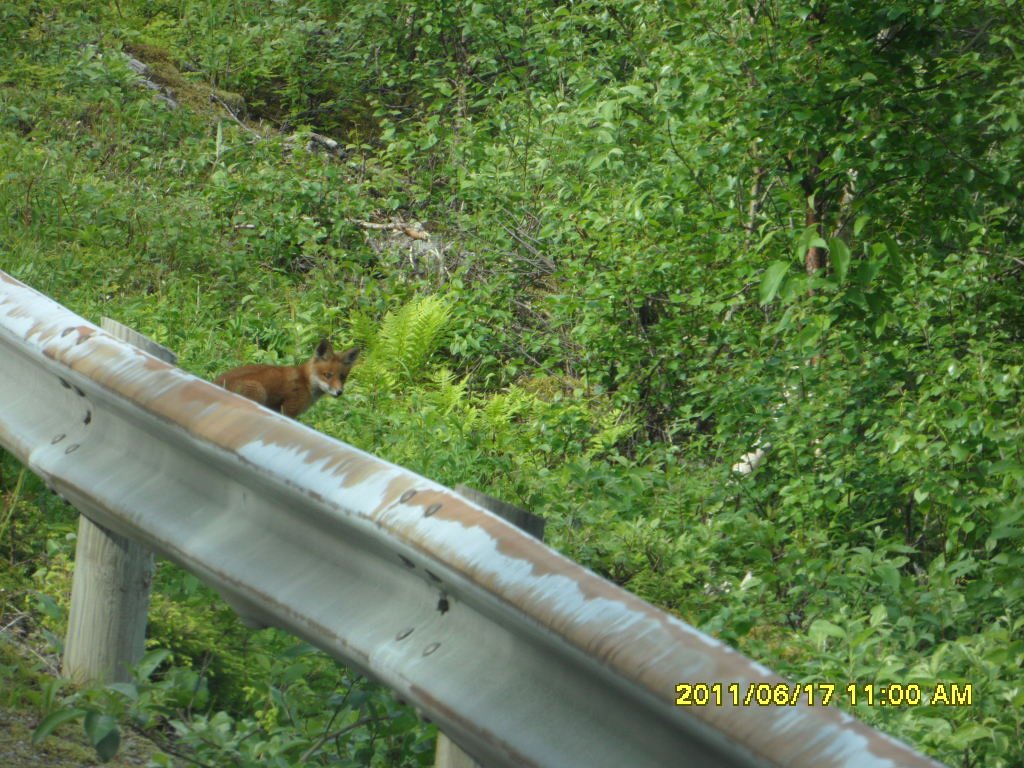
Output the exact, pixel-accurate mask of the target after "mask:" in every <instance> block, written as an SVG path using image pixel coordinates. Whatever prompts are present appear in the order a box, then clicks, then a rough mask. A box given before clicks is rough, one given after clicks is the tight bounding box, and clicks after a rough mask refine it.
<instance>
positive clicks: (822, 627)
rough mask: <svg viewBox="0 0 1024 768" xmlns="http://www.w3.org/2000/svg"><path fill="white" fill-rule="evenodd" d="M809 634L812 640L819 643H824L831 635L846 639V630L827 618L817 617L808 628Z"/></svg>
mask: <svg viewBox="0 0 1024 768" xmlns="http://www.w3.org/2000/svg"><path fill="white" fill-rule="evenodd" d="M807 634H808V635H809V636H810V638H811V641H812V642H813V643H815V644H817V645H820V644H822V643H823V642H824V641H825V639H826V638H829V637H835V638H838V639H840V640H845V639H846V630H844V629H843V628H842V627H840V626H839V625H838V624H833V623H832V622H831V621H826V620H825V619H815V620H814V621H813V622H812V623H811V627H810V629H808V630H807Z"/></svg>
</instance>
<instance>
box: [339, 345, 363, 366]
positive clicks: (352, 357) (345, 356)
mask: <svg viewBox="0 0 1024 768" xmlns="http://www.w3.org/2000/svg"><path fill="white" fill-rule="evenodd" d="M357 357H359V347H352V348H351V349H346V350H345V351H344V352H342V353H341V362H343V363H344V364H345V365H352V364H353V363H354V362H355V361H356V358H357Z"/></svg>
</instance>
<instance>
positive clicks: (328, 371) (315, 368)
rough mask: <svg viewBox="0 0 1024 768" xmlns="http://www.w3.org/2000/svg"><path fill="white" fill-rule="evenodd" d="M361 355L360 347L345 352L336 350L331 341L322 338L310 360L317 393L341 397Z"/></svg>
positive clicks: (311, 378)
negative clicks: (350, 373)
mask: <svg viewBox="0 0 1024 768" xmlns="http://www.w3.org/2000/svg"><path fill="white" fill-rule="evenodd" d="M358 357H359V348H358V347H351V348H349V349H346V350H345V351H344V352H335V351H334V347H333V346H331V342H330V341H328V340H327V339H321V340H320V343H319V344H317V347H316V353H315V354H314V355H313V359H312V360H310V361H309V364H308V365H309V368H310V381H311V383H312V385H313V391H314V392H315V393H316V394H318V395H319V394H324V395H330V396H331V397H340V396H341V391H342V389H344V387H345V379H347V378H348V374H349V371H351V370H352V366H353V365H355V363H356V358H358Z"/></svg>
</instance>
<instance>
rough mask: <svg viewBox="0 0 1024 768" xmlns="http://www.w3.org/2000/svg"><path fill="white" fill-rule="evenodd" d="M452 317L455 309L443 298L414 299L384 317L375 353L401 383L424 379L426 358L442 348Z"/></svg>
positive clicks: (373, 349)
mask: <svg viewBox="0 0 1024 768" xmlns="http://www.w3.org/2000/svg"><path fill="white" fill-rule="evenodd" d="M451 316H452V308H451V306H450V305H449V302H447V301H445V300H444V299H442V298H439V297H437V296H423V297H420V298H417V299H414V300H413V301H411V302H410V303H408V304H406V305H404V306H403V307H401V308H400V309H398V310H397V311H392V312H388V313H387V314H386V315H384V319H383V321H382V322H381V327H380V330H379V331H378V332H377V336H376V339H375V343H374V345H373V347H372V354H373V356H374V357H375V358H377V359H378V360H379V361H380V362H381V365H382V366H383V367H384V368H385V369H387V370H388V371H390V372H391V373H392V374H394V375H395V377H396V378H397V379H398V382H399V383H407V384H408V383H412V382H414V381H416V380H417V379H418V378H422V374H423V373H424V372H425V371H426V364H427V359H428V358H429V357H430V355H431V354H432V353H433V352H434V351H435V350H436V349H437V348H438V347H439V346H440V343H441V341H442V340H443V338H444V328H445V326H447V322H449V319H450V318H451Z"/></svg>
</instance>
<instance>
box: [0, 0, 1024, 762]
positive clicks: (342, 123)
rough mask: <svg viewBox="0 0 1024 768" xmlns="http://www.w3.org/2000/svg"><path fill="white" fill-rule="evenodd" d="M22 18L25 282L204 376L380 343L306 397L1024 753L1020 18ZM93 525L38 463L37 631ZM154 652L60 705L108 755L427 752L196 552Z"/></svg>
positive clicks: (229, 9) (18, 522)
mask: <svg viewBox="0 0 1024 768" xmlns="http://www.w3.org/2000/svg"><path fill="white" fill-rule="evenodd" d="M0 40H3V46H2V47H0V174H2V177H0V213H2V215H0V268H2V269H4V270H6V271H8V272H10V273H11V274H13V275H14V276H15V277H17V278H18V279H20V280H23V281H25V282H27V283H29V284H30V285H32V286H34V287H35V288H37V289H38V290H40V291H43V292H45V293H47V294H49V295H50V296H52V297H54V298H55V299H57V300H58V301H60V302H61V303H63V304H65V305H66V306H69V307H70V308H72V309H74V310H75V311H77V312H79V313H80V314H82V315H84V316H86V317H88V318H90V319H92V320H96V321H98V319H99V318H100V316H101V315H108V316H111V317H114V318H116V319H118V320H120V321H121V322H123V323H126V324H128V325H131V326H133V327H134V328H136V329H138V330H139V331H141V332H142V333H145V334H147V335H149V336H150V337H152V338H154V339H155V340H157V341H159V342H161V343H163V344H165V345H166V346H168V347H170V348H171V349H173V350H174V351H175V352H177V354H178V355H179V358H180V364H181V366H182V367H183V368H186V369H188V370H191V371H194V372H196V373H197V374H199V375H203V376H208V377H212V376H214V375H215V374H216V373H219V372H220V371H223V370H224V369H226V368H229V367H231V366H233V365H236V364H238V363H240V362H243V361H246V362H285V361H291V360H296V359H301V358H305V357H307V356H308V355H309V354H310V352H311V351H312V349H313V347H314V346H315V345H316V342H317V340H318V339H319V338H321V336H329V337H331V338H332V339H334V340H335V343H336V345H337V344H348V343H358V344H360V345H362V346H363V347H364V348H365V350H366V353H365V356H364V360H363V362H362V363H361V364H360V365H359V366H358V367H357V368H356V370H355V372H354V373H353V375H352V377H351V379H350V384H349V386H348V387H347V388H346V392H345V395H344V397H343V398H342V399H341V400H336V401H335V400H331V401H330V402H322V403H320V404H319V405H317V406H316V407H315V408H314V409H313V410H311V411H310V412H308V413H307V414H306V415H304V416H303V420H304V421H305V422H306V423H308V424H311V425H313V426H315V427H316V428H318V429H320V430H322V431H323V432H325V433H327V434H330V435H333V436H336V437H338V438H340V439H342V440H345V441H346V442H349V443H351V444H353V445H356V446H358V447H360V448H363V449H366V450H368V451H371V452H373V453H376V454H378V455H380V456H382V457H384V458H386V459H389V460H391V461H394V462H397V463H400V464H402V465H404V466H407V467H409V468H411V469H413V470H415V471H417V472H420V473H422V474H424V475H427V476H429V477H431V478H433V479H436V480H439V481H441V482H443V483H445V484H449V485H454V484H457V483H460V482H464V483H467V484H469V485H471V486H475V487H477V488H480V489H481V490H484V491H486V492H488V493H490V494H492V495H494V496H497V497H500V498H502V499H505V500H507V501H509V502H512V503H514V504H517V505H520V506H522V507H525V508H527V509H530V510H531V511H534V512H536V513H538V514H540V515H543V516H544V517H545V518H546V519H547V521H548V541H549V542H550V543H551V545H552V546H554V547H556V548H557V549H559V550H561V551H562V552H564V553H566V554H567V555H569V556H570V557H572V558H574V559H575V560H577V561H579V562H580V563H582V564H584V565H586V566H587V567H589V568H592V569H594V570H595V571H597V572H598V573H600V574H602V575H604V576H606V577H607V578H609V579H611V580H613V581H615V582H617V583H619V584H622V585H624V586H625V587H626V588H627V589H629V590H631V591H633V592H635V593H636V594H638V595H640V596H642V597H643V598H645V599H647V600H649V601H651V602H653V603H655V604H657V605H659V606H661V607H663V608H665V609H667V610H669V611H672V612H674V613H675V614H677V615H679V616H680V617H682V618H683V619H685V620H687V621H689V622H691V623H692V624H694V625H695V626H697V627H699V628H701V629H702V630H704V631H706V632H709V633H711V634H713V635H715V636H717V637H719V638H722V639H723V640H725V641H727V642H729V643H731V644H733V645H735V646H736V647H738V648H740V649H741V650H742V651H743V652H744V653H746V654H748V655H750V656H753V657H754V658H756V659H758V660H760V661H763V662H764V663H766V664H767V665H769V666H770V667H772V668H774V669H776V670H777V671H779V672H780V673H782V674H785V675H787V676H789V677H791V678H792V679H795V680H800V681H805V682H833V683H836V684H837V685H839V686H840V688H843V687H845V685H846V684H847V683H849V682H855V683H857V684H859V685H861V686H863V685H866V684H878V685H888V684H899V685H903V686H909V685H912V684H914V685H920V686H921V688H922V689H923V690H924V691H926V692H927V691H930V690H932V689H933V688H934V686H935V685H936V683H939V682H947V683H949V682H955V683H958V684H960V685H966V684H970V685H971V686H972V691H973V696H972V700H971V703H970V704H969V705H966V706H942V705H938V704H934V703H931V704H929V703H922V704H921V705H919V706H906V705H904V706H895V707H883V706H879V705H878V703H877V702H876V703H875V704H874V705H870V704H867V703H865V702H864V700H863V698H864V697H862V699H861V703H859V704H858V705H857V706H855V707H852V708H851V707H850V706H849V704H850V702H849V701H846V702H843V704H844V706H846V707H847V708H850V709H852V711H854V712H855V713H856V715H857V716H858V717H861V718H863V719H864V720H866V721H868V722H869V723H871V724H872V725H874V726H876V727H878V728H880V729H882V730H884V731H886V732H888V733H891V734H893V735H895V736H897V737H899V738H901V739H904V740H906V741H908V742H910V743H912V744H914V745H915V746H916V747H917V748H919V749H921V750H922V751H924V752H926V753H928V754H930V755H932V756H934V757H936V758H937V759H939V760H941V761H943V762H945V763H947V764H948V765H950V766H957V767H960V766H962V767H963V768H975V767H981V766H984V767H986V768H1003V767H1005V768H1017V767H1019V766H1020V765H1024V746H1022V745H1024V456H1022V441H1024V423H1022V422H1024V408H1022V399H1021V387H1022V365H1024V345H1022V340H1024V339H1022V337H1024V301H1022V295H1024V293H1022V290H1024V284H1022V283H1024V280H1022V275H1024V247H1022V244H1024V233H1022V218H1021V213H1022V211H1021V203H1020V201H1021V197H1022V193H1024V190H1022V181H1021V179H1022V177H1021V173H1020V171H1021V168H1022V167H1024V165H1022V161H1024V152H1022V149H1024V144H1022V141H1024V131H1022V121H1024V117H1022V110H1024V100H1022V99H1021V94H1022V89H1024V11H1022V6H1021V5H1020V4H1018V3H1016V2H1012V1H1011V0H943V1H939V0H884V1H882V2H874V3H866V2H854V1H853V0H849V1H848V2H842V1H828V0H819V1H818V2H807V1H806V0H805V1H804V2H795V1H792V0H756V1H755V0H749V1H745V2H740V1H738V0H714V1H712V0H691V1H690V2H672V1H671V0H664V2H639V1H637V0H621V1H620V2H599V1H598V0H579V1H578V2H565V3H559V2H546V1H545V0H525V2H523V1H520V2H506V1H505V0H496V2H493V3H481V2H474V1H469V2H467V1H465V0H453V1H452V2H441V3H439V2H433V1H427V0H373V1H372V2H370V1H367V0H347V1H346V2H341V0H305V1H304V2H300V1H299V0H279V1H277V2H261V1H259V0H164V1H160V0H157V1H156V2H143V1H142V0H110V1H109V2H107V1H106V0H102V1H100V2H85V1H84V0H68V1H67V2H62V3H47V2H32V1H31V0H14V2H9V3H6V4H4V5H2V6H0ZM133 60H134V61H138V62H142V63H144V64H145V65H146V66H147V68H146V70H145V72H144V74H139V73H138V72H137V71H136V69H133V68H132V66H131V64H132V63H133ZM323 137H329V138H330V139H333V140H335V141H337V142H338V144H337V146H333V145H331V144H330V142H327V141H324V140H323ZM757 451H760V453H759V458H761V459H762V460H761V461H760V463H759V465H758V466H757V467H756V469H754V470H753V471H752V472H747V473H743V472H739V471H734V469H733V467H734V465H738V464H740V463H741V457H742V456H744V454H748V453H750V454H753V453H754V452H757ZM738 468H739V467H737V469H738ZM74 520H75V517H74V511H73V510H71V509H69V508H67V507H66V506H65V505H63V503H62V502H60V500H59V499H57V498H56V497H54V496H52V495H51V494H49V493H48V492H47V491H46V489H45V488H44V487H43V486H42V484H41V483H39V482H38V481H37V480H35V479H34V478H32V477H31V475H29V474H27V473H25V472H24V471H23V470H22V469H21V468H20V467H19V466H18V465H17V463H16V462H15V461H14V459H13V458H12V457H10V456H9V455H6V454H4V455H3V456H2V459H0V553H2V555H3V557H2V558H0V560H2V562H3V565H2V569H0V574H2V576H0V578H2V586H3V587H4V589H2V590H0V616H2V618H0V627H2V628H3V633H2V634H0V638H2V639H3V640H5V641H8V640H10V641H14V640H16V641H17V645H18V647H19V648H21V651H19V653H20V656H18V654H15V655H16V656H18V657H19V658H32V656H31V655H29V656H26V655H25V654H26V653H27V651H26V650H25V649H33V650H35V651H36V652H37V653H38V654H40V656H41V657H42V658H47V657H48V654H53V653H54V652H56V651H59V643H60V638H61V637H62V635H63V631H64V626H65V624H64V622H65V616H66V608H67V600H68V589H69V583H70V582H69V578H68V576H69V571H70V562H71V561H72V559H73V549H74V541H73V531H74V530H75V529H74ZM150 636H151V640H150V643H151V651H150V653H149V655H148V656H147V661H146V663H145V664H144V665H143V667H142V668H141V669H140V670H139V679H138V681H137V682H136V683H135V684H133V685H130V686H120V687H111V688H106V689H89V690H85V691H73V690H71V689H70V688H67V687H63V686H62V684H60V683H53V684H50V685H48V686H46V687H45V690H42V691H38V693H37V694H36V695H32V696H30V695H29V692H28V691H27V689H26V697H23V698H24V699H25V700H31V702H32V703H33V704H32V705H33V706H35V707H36V708H37V712H38V716H39V717H40V718H42V717H43V716H44V715H49V718H48V719H47V720H44V721H43V723H44V725H46V726H47V729H49V728H50V727H55V726H56V725H57V724H58V723H59V722H61V721H62V720H66V721H69V722H72V723H73V724H74V723H77V722H81V723H82V724H83V725H84V728H85V734H86V736H88V737H89V739H90V741H91V743H93V744H94V745H96V747H97V749H98V750H100V752H101V754H104V753H109V752H110V751H111V748H112V747H115V748H116V743H114V742H115V741H116V738H115V736H116V735H117V734H119V733H120V732H121V731H123V730H125V729H128V728H136V729H141V730H143V731H145V732H147V733H148V734H149V735H150V736H151V737H152V738H155V739H157V740H158V741H159V742H160V743H161V744H162V745H163V746H164V747H165V749H166V751H167V752H168V754H170V753H171V752H175V753H179V754H181V755H183V756H185V757H186V758H188V759H191V760H196V761H198V763H199V764H201V765H217V766H249V765H255V764H257V763H259V764H261V765H262V764H269V765H278V766H289V765H351V766H357V765H373V766H417V765H429V764H430V761H431V745H432V730H431V728H430V727H429V726H426V725H424V724H422V723H420V722H419V721H418V720H417V719H416V717H415V715H414V713H412V712H410V711H409V710H407V709H406V708H404V707H402V706H400V705H399V704H396V703H395V702H394V701H392V699H391V698H390V697H389V696H388V695H387V693H386V692H384V691H381V690H379V689H377V688H376V687H374V686H372V685H370V684H368V683H366V682H365V681H363V680H361V679H359V678H358V677H356V676H355V675H352V674H350V673H349V672H347V671H345V670H343V669H340V668H338V667H337V666H336V665H334V664H333V662H331V661H330V660H328V659H326V658H324V657H323V656H321V655H319V654H317V653H314V652H312V651H311V649H309V648H308V647H307V646H305V645H303V644H300V643H297V642H296V641H294V640H293V639H289V638H288V637H286V636H284V635H280V634H278V633H276V632H273V631H270V630H267V631H263V632H259V633H251V632H249V631H247V630H245V629H243V628H242V627H240V626H239V625H238V623H237V620H236V619H235V618H234V616H233V615H232V614H231V612H230V611H229V610H228V609H227V608H226V607H224V606H223V605H221V604H220V603H219V602H218V601H217V600H216V598H215V596H213V595H212V593H210V592H209V591H207V590H206V588H205V587H203V586H202V585H200V584H199V583H198V582H197V581H196V580H195V579H194V578H193V577H191V576H188V575H186V574H183V573H181V572H179V571H177V570H176V569H174V568H172V567H171V566H167V565H163V566H161V568H160V570H159V572H158V583H157V585H156V593H155V595H154V606H153V611H152V616H151V630H150ZM5 659H6V656H5ZM13 668H14V667H13V666H11V665H9V664H7V662H6V661H5V663H4V665H3V667H2V668H0V669H2V670H8V669H13ZM7 674H8V673H7V672H6V671H0V676H6V675H7ZM11 679H12V680H13V679H14V678H13V677H12V678H11ZM18 679H22V677H20V676H19V677H18ZM676 682H679V681H675V680H666V681H665V700H666V706H671V704H672V701H673V699H674V695H675V694H674V684H675V683H676ZM62 727H63V728H68V727H71V726H69V725H66V724H65V725H64V726H62ZM75 727H78V726H75ZM151 760H152V763H151V764H154V765H169V764H170V758H169V757H166V756H162V755H159V754H157V755H156V756H154V757H153V758H151Z"/></svg>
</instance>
